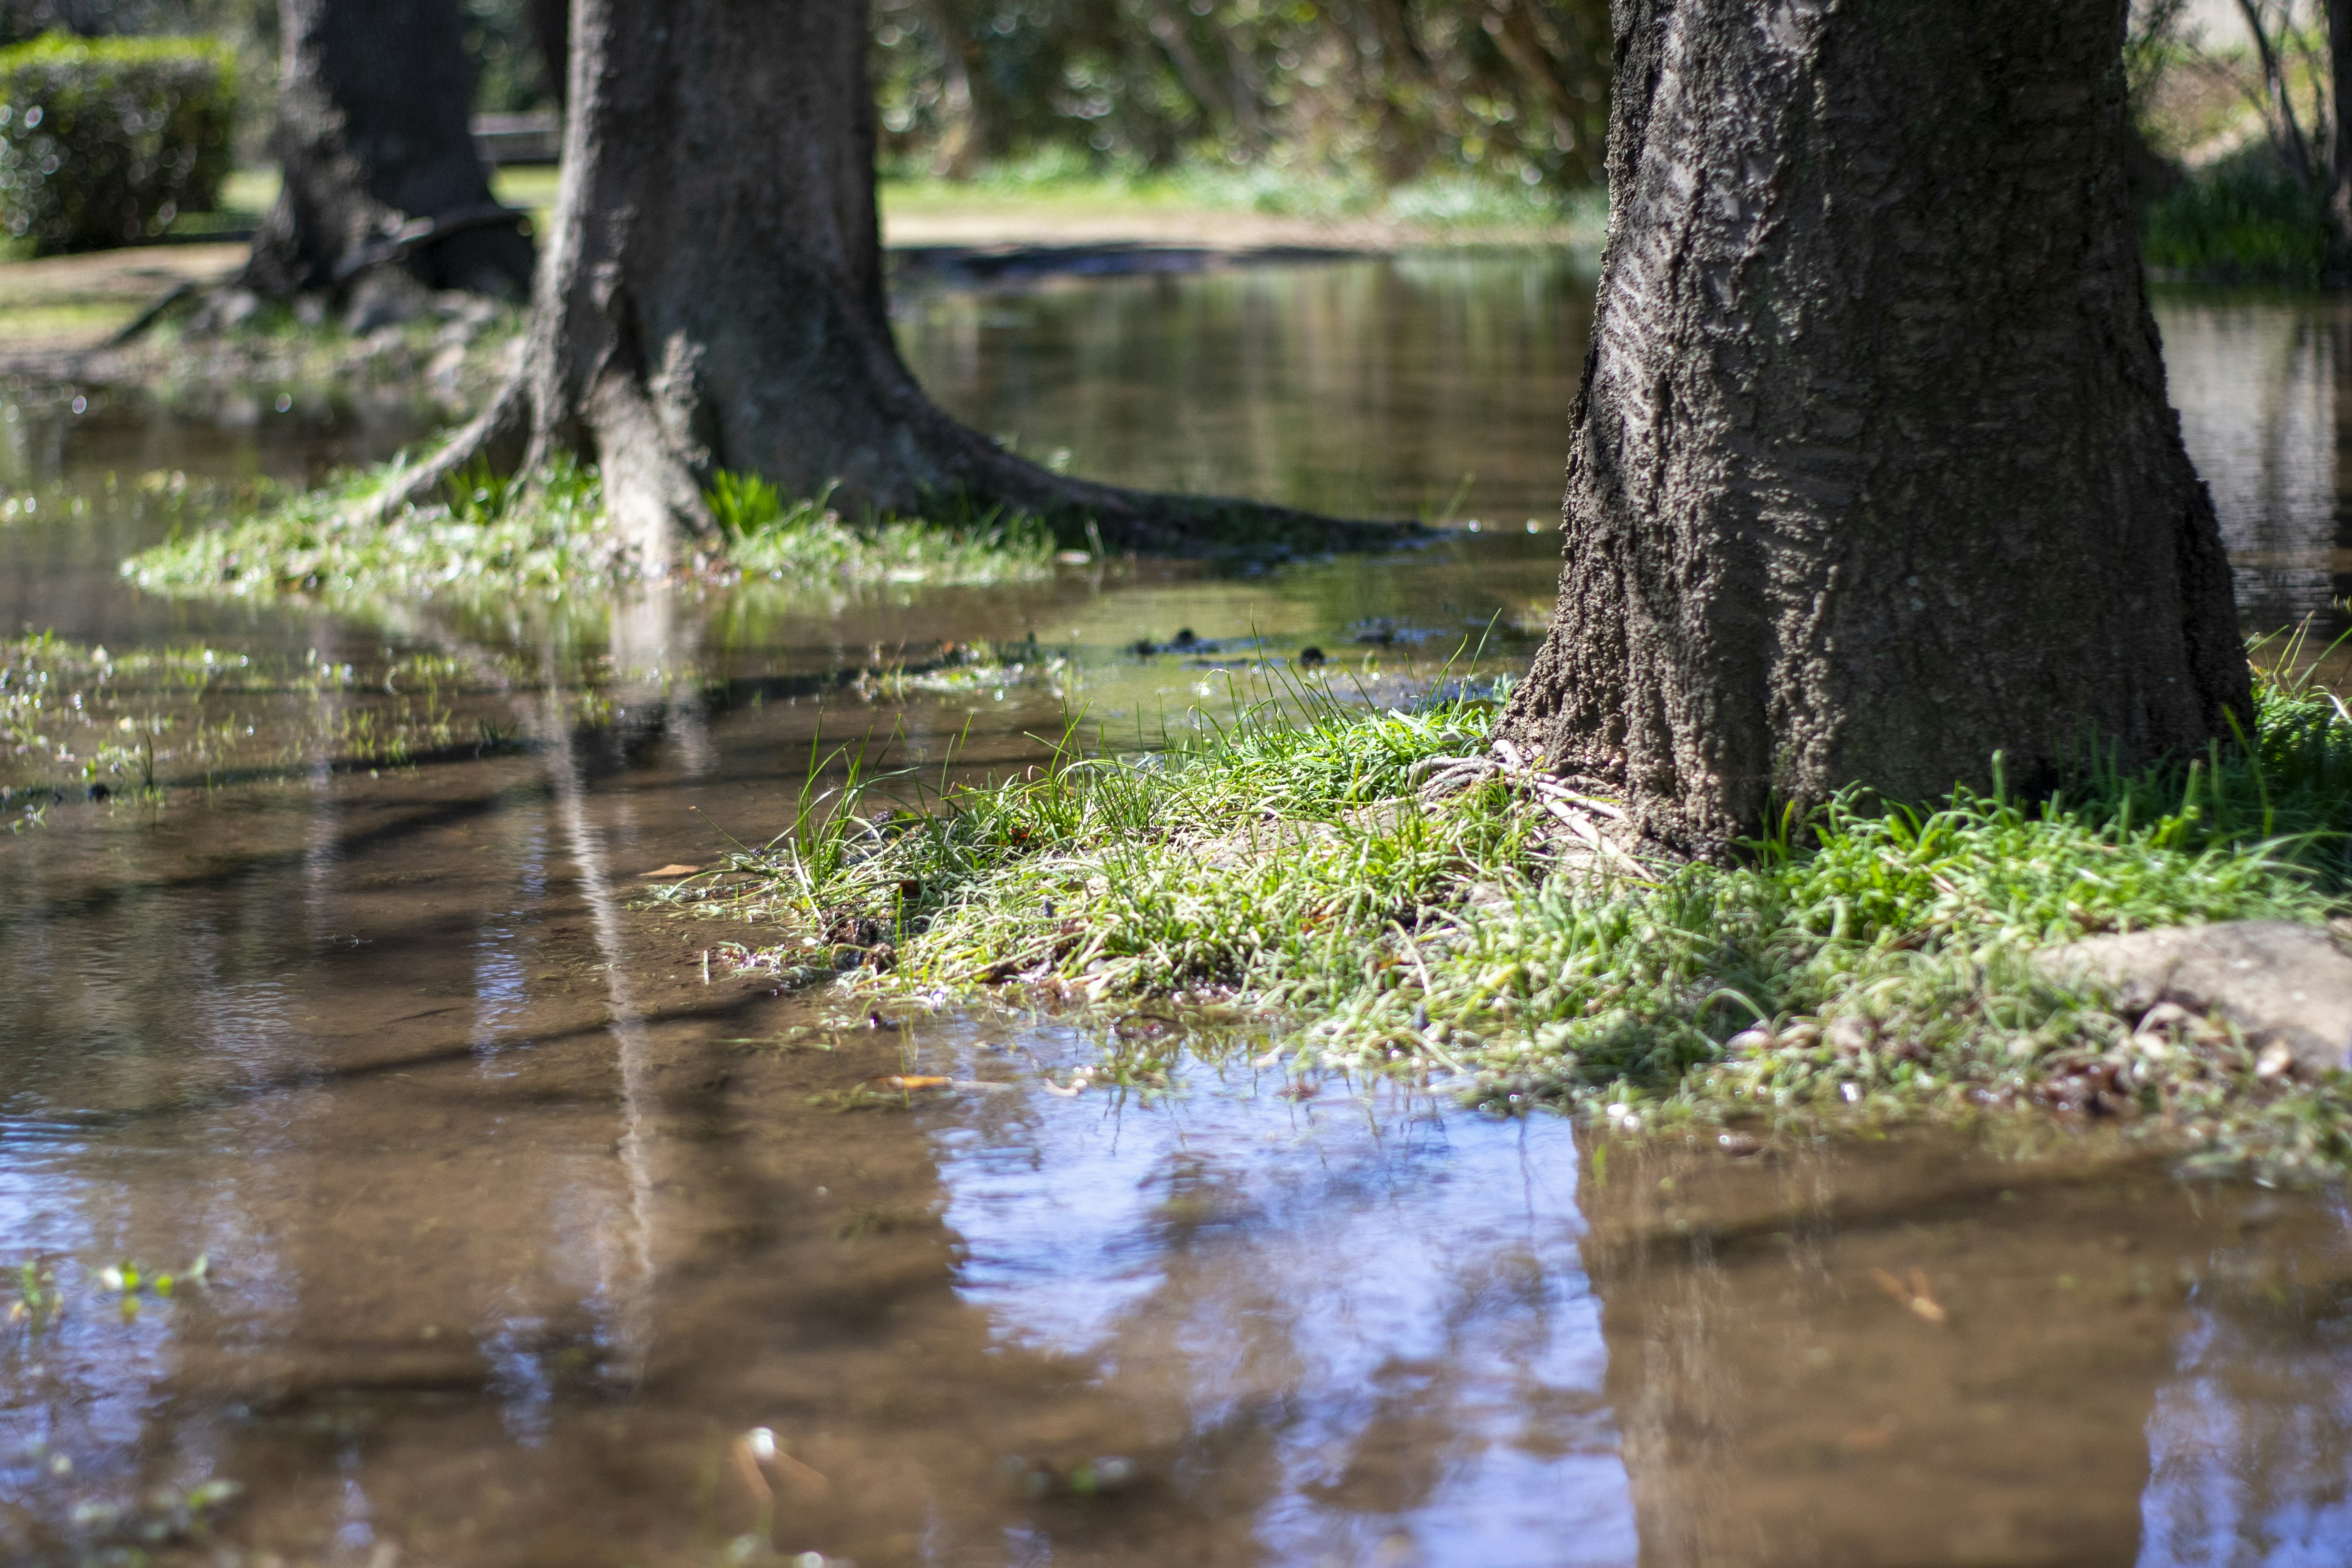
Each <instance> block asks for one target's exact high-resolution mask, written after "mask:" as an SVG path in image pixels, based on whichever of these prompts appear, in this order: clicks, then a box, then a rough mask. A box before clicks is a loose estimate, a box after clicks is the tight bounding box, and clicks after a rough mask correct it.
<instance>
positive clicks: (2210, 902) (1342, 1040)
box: [665, 677, 2352, 1174]
mask: <svg viewBox="0 0 2352 1568" xmlns="http://www.w3.org/2000/svg"><path fill="white" fill-rule="evenodd" d="M1272 695H1273V696H1275V697H1277V698H1279V699H1280V700H1268V701H1265V702H1261V703H1259V704H1257V705H1256V706H1255V707H1250V708H1246V709H1244V710H1241V711H1240V712H1239V714H1238V716H1237V717H1236V718H1235V719H1234V721H1231V722H1230V723H1227V724H1225V725H1223V727H1221V728H1220V729H1218V730H1217V731H1216V732H1215V733H1214V734H1213V736H1212V737H1211V738H1210V739H1209V740H1208V741H1206V742H1198V743H1193V744H1191V745H1189V746H1183V747H1179V748H1176V749H1171V750H1169V751H1166V752H1158V753H1153V754H1150V755H1144V756H1136V757H1118V756H1111V755H1103V754H1092V755H1090V754H1085V752H1084V751H1083V750H1082V748H1081V747H1080V746H1079V744H1078V743H1077V742H1078V737H1077V735H1076V733H1075V732H1073V733H1071V734H1069V735H1067V736H1066V737H1065V738H1064V740H1063V742H1062V743H1061V744H1060V745H1059V746H1058V747H1057V748H1056V750H1055V754H1054V755H1053V757H1052V759H1051V760H1050V761H1049V762H1048V763H1045V764H1043V765H1041V766H1038V767H1034V768H1032V769H1030V770H1029V771H1028V772H1027V773H1024V774H1023V775H1022V776H1020V777H1017V778H1013V779H1010V780H1006V781H1003V782H1001V783H997V784H989V785H984V786H977V787H952V788H950V787H945V786H944V785H942V786H941V787H940V788H937V789H926V788H922V787H919V786H920V782H921V781H919V780H916V779H913V778H911V777H910V776H908V775H905V774H898V775H882V774H877V773H876V772H875V771H874V770H873V768H872V767H871V765H870V762H869V760H868V759H867V758H866V757H865V756H863V755H862V754H845V753H835V754H834V755H833V756H831V757H825V756H821V755H813V756H812V759H811V768H810V781H811V782H810V784H809V785H808V787H807V788H806V789H805V790H804V791H803V795H802V797H801V800H800V803H799V806H798V809H797V811H796V813H795V816H794V821H793V824H792V825H791V826H790V827H789V829H788V830H787V831H786V832H785V833H784V834H783V835H782V836H780V837H778V838H777V839H776V840H774V841H773V842H772V843H770V844H768V845H767V846H765V847H761V848H760V849H757V850H749V851H745V852H743V853H741V854H740V855H739V856H737V857H736V858H734V860H733V861H732V862H731V864H730V865H729V866H728V867H727V868H726V873H727V874H726V875H724V876H722V877H718V878H714V879H711V880H709V881H707V882H705V883H702V884H700V885H688V886H686V887H683V888H677V889H669V890H668V891H667V893H666V895H665V896H666V897H667V898H668V899H670V900H675V901H677V902H678V903H679V904H681V905H684V906H688V907H700V908H704V909H709V910H726V911H729V912H732V913H738V914H741V913H751V914H753V915H755V916H756V917H758V918H760V919H762V920H770V921H779V922H782V924H783V925H784V926H785V928H786V930H787V931H788V932H789V933H790V934H789V935H788V936H787V938H786V939H785V941H784V942H782V943H781V944H779V945H778V946H777V947H775V948H773V949H771V950H769V951H768V952H764V953H761V954H756V955H747V957H746V962H749V963H754V964H760V965H767V966H772V967H774V968H777V969H779V970H786V971H793V972H794V973H797V974H799V975H800V977H801V978H802V979H807V978H811V977H815V976H819V975H822V974H824V973H831V972H832V971H834V970H835V969H836V968H847V969H848V970H849V972H850V973H851V975H852V978H853V980H854V981H855V982H856V983H859V984H865V985H867V986H871V987H876V988H882V989H905V990H910V991H917V992H930V991H933V990H936V989H938V988H941V987H945V988H950V989H961V990H971V989H974V988H980V987H987V986H997V985H1004V984H1025V985H1027V986H1029V987H1032V988H1034V989H1035V990H1038V991H1043V992H1045V993H1047V994H1051V995H1055V996H1058V997H1061V998H1065V999H1072V998H1075V999H1079V1000H1088V1001H1099V1002H1105V1003H1111V1002H1116V1003H1118V1005H1121V1006H1129V1007H1131V1006H1133V1005H1135V1004H1136V1001H1137V999H1139V998H1152V997H1166V996H1171V995H1175V996H1177V997H1179V998H1181V1000H1182V1001H1183V1002H1185V1003H1187V1004H1200V1003H1202V1002H1204V1001H1217V1002H1224V1003H1235V1004H1241V1005H1248V1006H1251V1007H1255V1008H1262V1009H1266V1010H1268V1011H1269V1012H1271V1013H1272V1014H1274V1015H1276V1016H1279V1017H1281V1018H1286V1019H1287V1020H1289V1022H1288V1024H1287V1025H1286V1027H1287V1028H1288V1030H1289V1031H1290V1036H1289V1037H1290V1038H1291V1040H1292V1042H1293V1044H1294V1046H1295V1047H1297V1048H1298V1049H1300V1050H1302V1051H1305V1052H1308V1053H1311V1054H1312V1055H1314V1056H1316V1057H1317V1058H1319V1059H1321V1060H1322V1061H1323V1062H1325V1063H1327V1064H1329V1065H1335V1066H1344V1067H1349V1068H1373V1067H1389V1068H1398V1069H1401V1070H1408V1071H1413V1072H1421V1071H1428V1070H1435V1071H1439V1072H1443V1073H1445V1074H1449V1075H1451V1076H1453V1078H1454V1079H1455V1081H1456V1082H1457V1083H1458V1084H1460V1085H1462V1086H1463V1087H1465V1088H1466V1089H1467V1090H1468V1091H1469V1092H1470V1093H1471V1094H1472V1095H1473V1096H1474V1097H1475V1098H1477V1099H1479V1100H1485V1101H1488V1102H1492V1103H1496V1104H1498V1105H1503V1106H1510V1105H1524V1104H1530V1103H1538V1102H1540V1103H1550V1104H1555V1105H1560V1106H1564V1107H1568V1108H1571V1109H1576V1110H1581V1111H1584V1112H1587V1113H1589V1114H1591V1115H1593V1116H1595V1117H1607V1118H1610V1119H1612V1120H1614V1121H1618V1122H1620V1123H1622V1124H1631V1125H1641V1124H1644V1123H1657V1122H1660V1121H1664V1122H1666V1123H1669V1124H1689V1123H1709V1124H1711V1123H1717V1122H1724V1121H1736V1120H1738V1119H1741V1118H1743V1117H1755V1116H1760V1117H1763V1118H1766V1119H1768V1120H1771V1121H1791V1120H1793V1121H1800V1122H1826V1121H1831V1120H1836V1121H1853V1120H1855V1119H1860V1120H1861V1121H1864V1122H1876V1121H1890V1120H1897V1119H1903V1118H1909V1117H1917V1116H1926V1115H1948V1116H1958V1117H1970V1116H1980V1115H1983V1114H1986V1113H1989V1112H1990V1111H1994V1110H2001V1109H2004V1108H2013V1107H2021V1106H2028V1105H2040V1106H2044V1107H2048V1108H2051V1109H2053V1110H2057V1111H2059V1112H2061V1113H2063V1114H2066V1115H2070V1116H2080V1117H2084V1118H2101V1119H2109V1120H2114V1121H2117V1122H2118V1123H2120V1124H2123V1125H2126V1126H2129V1127H2132V1128H2135V1129H2139V1130H2143V1131H2148V1132H2150V1133H2151V1134H2154V1133H2161V1134H2162V1135H2164V1136H2166V1137H2169V1138H2173V1139H2176V1140H2179V1142H2180V1143H2181V1144H2182V1145H2183V1146H2186V1147H2190V1148H2193V1149H2196V1150H2198V1151H2200V1158H2201V1159H2204V1160H2207V1161H2209V1162H2214V1163H2231V1164H2238V1165H2252V1166H2254V1167H2257V1168H2259V1169H2261V1170H2263V1171H2265V1172H2267V1173H2273V1174H2276V1173H2291V1174H2332V1173H2338V1172H2340V1171H2341V1170H2342V1169H2343V1168H2344V1167H2345V1166H2346V1164H2347V1163H2352V1137H2347V1131H2346V1129H2347V1127H2352V1120H2347V1112H2352V1079H2347V1077H2346V1075H2341V1074H2337V1075H2332V1076H2330V1077H2328V1078H2327V1079H2325V1080H2324V1081H2319V1082H2303V1083H2295V1082H2292V1081H2284V1080H2277V1081H2274V1080H2270V1079H2262V1078H2260V1076H2259V1075H2258V1074H2256V1072H2255V1070H2254V1063H2253V1058H2252V1054H2251V1053H2250V1052H2249V1051H2248V1050H2247V1049H2246V1048H2245V1046H2244V1042H2242V1041H2241V1040H2238V1039H2236V1038H2235V1037H2233V1036H2231V1033H2230V1032H2229V1031H2228V1030H2227V1029H2226V1028H2224V1027H2221V1026H2216V1025H2212V1024H2210V1023H2208V1022H2203V1021H2189V1022H2187V1023H2176V1024H2174V1025H2167V1026H2163V1027H2162V1028H2161V1029H2157V1030H2155V1031H2154V1032H2153V1033H2151V1030H2150V1028H2148V1027H2143V1026H2141V1025H2140V1024H2139V1023H2137V1022H2136V1021H2135V1020H2133V1019H2127V1018H2126V1017H2123V1016H2118V1015H2117V1014H2116V1013H2115V1012H2113V1011H2111V1010H2110V1009H2109V1008H2108V1007H2107V1006H2106V1005H2105V1004H2104V1003H2103V1000H2102V998H2100V997H2098V996H2096V995H2086V994H2079V993H2076V992H2073V991H2069V990H2067V989H2065V988H2064V987H2063V986H2061V985H2057V984H2053V983H2051V982H2050V981H2048V980H2047V979H2045V978H2043V977H2042V975H2041V974H2040V973H2039V972H2038V971H2036V970H2035V969H2034V967H2033V966H2032V963H2031V962H2030V955H2031V954H2032V952H2033V951H2034V950H2035V949H2037V948H2040V947H2042V946H2045V945H2048V944H2051V943H2055V942H2066V941H2070V940H2073V939H2075V938H2078V937H2082V936H2085V935H2089V934H2093V933H2096V932H2102V931H2130V930H2137V929H2142V928H2147V927H2155V926H2164V925H2175V924H2180V923H2184V922H2193V921H2218V920H2233V919H2247V918H2264V919H2284V920H2294V921H2323V920H2326V919H2329V918H2331V917H2334V916H2336V915H2339V914H2342V913H2343V912H2345V911H2346V910H2347V886H2352V859H2347V843H2352V838H2347V830H2352V717H2348V716H2347V712H2346V710H2345V708H2344V706H2343V704H2342V703H2341V702H2340V701H2339V700H2337V699H2336V698H2335V697H2334V696H2333V695H2332V694H2330V693H2328V692H2326V690H2324V689H2319V688H2317V687H2315V686H2313V685H2310V684H2305V683H2302V682H2298V681H2296V680H2294V679H2275V678H2270V677H2265V678H2263V679H2262V682H2261V685H2260V716H2259V721H2258V724H2257V727H2256V731H2255V733H2254V735H2253V737H2252V742H2253V743H2252V745H2251V746H2250V747H2248V748H2246V749H2245V750H2243V751H2242V752H2225V751H2221V750H2219V749H2217V750H2216V751H2215V752H2212V753H2211V754H2210V755H2209V756H2208V757H2206V758H2204V759H2200V760H2199V761H2197V762H2195V763H2190V764H2188V765H2185V766H2176V767H2168V768H2159V769H2153V770H2148V771H2144V772H2137V773H2123V772H2119V771H2116V770H2114V769H2092V770H2089V771H2087V772H2086V773H2085V774H2084V776H2083V777H2082V778H2081V779H2079V780H2078V781H2077V783H2076V784H2075V786H2074V789H2072V790H2071V791H2069V792H2068V793H2066V794H2064V795H2059V796H2054V797H2052V798H2049V799H2045V800H2041V801H2036V802H2031V803H2029V802H2024V801H2020V800H2014V799H2010V798H2005V797H2003V796H2001V795H1978V794H1973V793H1969V792H1960V793H1958V794H1955V795H1952V796H1951V797H1949V798H1948V799H1946V800H1944V801H1942V802H1940V803H1938V804H1937V805H1935V806H1934V808H1933V809H1928V810H1904V809H1894V810H1889V809H1885V808H1883V807H1879V806H1874V805H1870V804H1868V803H1867V802H1866V801H1865V800H1864V797H1862V796H1860V795H1849V796H1846V797H1843V798H1841V799H1839V800H1837V801H1834V802H1832V804H1831V805H1828V806H1827V807H1826V808H1824V809H1823V810H1822V811H1821V812H1820V813H1818V814H1817V815H1816V816H1813V817H1812V818H1811V819H1810V820H1807V821H1803V822H1792V823H1789V824H1786V825H1784V826H1783V827H1782V828H1781V830H1780V831H1779V832H1777V833H1776V834H1774V835H1772V836H1771V837H1769V838H1767V839H1764V840H1761V841H1759V842H1756V843H1753V844H1751V845H1748V846H1747V847H1746V849H1747V852H1746V854H1745V855H1744V857H1743V858H1742V859H1741V860H1740V861H1739V862H1738V864H1735V865H1731V866H1713V865H1696V864H1683V865H1661V864H1651V865H1646V866H1642V867H1633V864H1632V863H1631V862H1629V861H1627V860H1624V859H1623V858H1605V857H1604V858H1595V857H1594V856H1592V855H1591V854H1587V853H1583V852H1580V850H1579V848H1578V847H1577V845H1576V844H1575V842H1574V841H1573V840H1570V839H1568V838H1565V837H1562V836H1561V834H1560V832H1559V830H1558V828H1557V827H1556V826H1555V825H1554V823H1553V820H1552V819H1551V818H1550V817H1549V816H1546V815H1545V814H1544V813H1543V812H1542V811H1540V810H1538V809H1537V808H1536V807H1535V806H1534V805H1530V804H1529V802H1528V799H1527V797H1526V796H1525V795H1521V794H1517V793H1515V792H1513V791H1512V790H1511V789H1509V788H1508V787H1507V786H1506V785H1504V784H1499V783H1493V782H1490V783H1488V784H1485V785H1482V786H1479V787H1477V788H1475V789H1474V790H1472V791H1470V792H1468V793H1466V794H1465V795H1457V796H1455V797H1454V798H1453V799H1451V800H1449V801H1447V802H1445V803H1444V804H1441V805H1435V806H1430V805H1423V803H1422V802H1421V801H1420V800H1419V799H1418V798H1417V797H1416V795H1415V794H1414V788H1415V785H1416V784H1417V782H1418V781H1419V780H1420V779H1422V778H1423V777H1426V776H1427V774H1428V773H1429V772H1430V770H1431V768H1433V767H1434V766H1435V765H1437V764H1436V763H1435V762H1434V761H1433V760H1434V759H1443V758H1446V757H1451V756H1458V755H1460V754H1462V753H1464V752H1469V751H1473V750H1475V749H1479V748H1481V747H1482V746H1483V743H1484V742H1485V741H1486V736H1487V733H1488V730H1489V727H1490V725H1491V723H1492V721H1493V718H1494V714H1495V712H1496V706H1497V699H1498V696H1499V694H1498V693H1496V692H1493V691H1486V692H1477V691H1472V692H1462V691H1458V690H1457V691H1455V692H1454V693H1452V694H1450V695H1447V696H1444V697H1443V698H1441V699H1437V700H1431V701H1429V702H1427V703H1426V704H1425V705H1423V707H1421V708H1420V709H1418V710H1415V711H1411V712H1406V711H1402V710H1391V711H1388V712H1385V713H1382V712H1369V711H1364V710H1350V709H1349V708H1346V707H1344V706H1342V705H1341V704H1339V702H1338V701H1337V700H1332V699H1328V698H1326V697H1323V696H1321V695H1320V694H1319V693H1308V692H1304V691H1299V690H1296V689H1294V690H1292V691H1289V692H1286V693H1277V694H1272ZM1607 804H1608V803H1605V802H1604V803H1602V805H1604V807H1605V805H1607Z"/></svg>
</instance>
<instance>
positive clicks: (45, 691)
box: [0, 633, 515, 832]
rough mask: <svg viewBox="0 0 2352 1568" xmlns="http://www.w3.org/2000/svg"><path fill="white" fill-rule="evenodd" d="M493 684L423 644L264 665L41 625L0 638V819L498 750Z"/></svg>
mask: <svg viewBox="0 0 2352 1568" xmlns="http://www.w3.org/2000/svg"><path fill="white" fill-rule="evenodd" d="M485 697H488V698H490V699H492V700H491V701H490V702H489V703H488V704H487V705H486V704H485V702H484V701H483V700H482V699H484V698H485ZM496 698H497V694H496V693H494V692H486V691H485V690H484V689H481V687H480V685H479V682H478V678H477V677H475V676H473V675H472V674H471V673H470V672H469V671H468V670H467V669H466V668H463V667H461V666H459V665H458V664H457V662H456V661H454V660H452V659H449V658H444V657H441V656H438V655H434V654H423V653H405V654H390V655H388V656H387V657H386V658H384V659H383V660H382V661H380V662H372V663H370V664H368V665H366V666H364V667H362V666H359V665H354V664H346V663H331V662H328V661H326V660H322V659H320V658H319V657H318V655H317V654H316V652H315V651H313V652H312V653H311V654H310V655H309V656H308V657H307V658H302V659H299V660H287V661H284V662H283V663H282V664H278V665H268V664H261V663H257V661H256V660H255V659H254V658H253V657H252V656H251V655H249V654H244V653H238V652H235V651H233V650H228V649H222V648H215V647H204V646H202V645H197V646H192V647H166V648H149V649H140V650H137V651H133V652H130V653H123V654H111V653H109V652H108V651H107V650H106V649H105V648H104V647H91V646H89V645H86V644H80V643H74V642H68V641H66V640H65V639H63V638H60V637H56V636H54V635H51V634H49V633H42V634H39V635H37V636H29V637H16V638H10V639H5V640H0V822H5V825H6V826H7V827H8V828H9V829H10V831H12V832H22V831H23V830H24V829H25V828H26V827H28V826H38V825H40V824H41V823H42V822H43V821H45V820H46V817H47V812H48V810H49V808H50V807H51V806H53V805H58V803H60V802H64V801H69V800H133V799H145V800H150V801H153V800H158V799H161V798H163V796H164V795H167V794H168V793H169V792H170V791H172V790H173V789H182V788H205V787H210V786H213V785H216V784H226V783H228V782H231V781H232V780H236V779H241V778H251V777H259V776H271V775H276V774H282V773H286V772H288V771H289V770H299V771H301V772H304V773H307V772H308V771H310V769H311V768H314V767H316V766H318V765H319V764H320V763H325V764H327V765H330V766H332V767H338V768H346V769H350V768H383V767H404V766H407V765H409V764H410V763H414V762H415V761H417V760H419V759H420V758H424V757H427V756H433V755H436V754H443V753H450V752H458V753H462V754H466V755H482V754H486V753H487V752H494V751H503V750H506V749H509V747H511V746H512V745H513V744H514V743H515V739H514V736H513V734H512V733H511V721H507V722H506V723H504V724H502V723H501V722H500V719H501V716H502V715H503V713H504V706H503V703H502V702H501V701H498V700H496Z"/></svg>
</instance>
